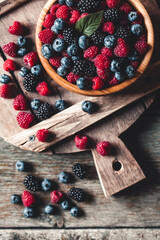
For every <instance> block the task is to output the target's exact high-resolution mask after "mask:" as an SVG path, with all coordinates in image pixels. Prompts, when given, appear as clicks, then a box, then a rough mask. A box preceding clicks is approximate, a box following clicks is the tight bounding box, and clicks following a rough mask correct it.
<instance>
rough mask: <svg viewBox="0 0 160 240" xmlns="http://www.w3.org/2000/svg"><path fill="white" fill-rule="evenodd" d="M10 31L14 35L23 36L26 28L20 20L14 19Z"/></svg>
mask: <svg viewBox="0 0 160 240" xmlns="http://www.w3.org/2000/svg"><path fill="white" fill-rule="evenodd" d="M8 32H9V33H11V34H13V35H17V36H21V35H23V33H24V29H23V27H22V25H21V23H20V22H17V21H14V22H13V24H12V26H10V27H9V28H8Z"/></svg>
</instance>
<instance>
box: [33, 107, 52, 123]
mask: <svg viewBox="0 0 160 240" xmlns="http://www.w3.org/2000/svg"><path fill="white" fill-rule="evenodd" d="M52 115H53V107H52V106H51V105H50V104H49V103H42V104H41V105H40V107H39V109H38V111H37V113H36V116H37V118H38V119H39V120H45V119H47V118H50V117H51V116H52Z"/></svg>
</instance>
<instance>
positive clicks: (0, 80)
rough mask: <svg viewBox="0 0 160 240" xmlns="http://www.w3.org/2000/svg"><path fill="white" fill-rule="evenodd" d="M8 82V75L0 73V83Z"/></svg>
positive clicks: (9, 79)
mask: <svg viewBox="0 0 160 240" xmlns="http://www.w3.org/2000/svg"><path fill="white" fill-rule="evenodd" d="M10 82H11V78H10V76H8V75H7V74H2V75H0V83H2V84H7V83H10Z"/></svg>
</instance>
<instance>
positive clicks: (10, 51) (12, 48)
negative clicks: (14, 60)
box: [2, 42, 18, 57]
mask: <svg viewBox="0 0 160 240" xmlns="http://www.w3.org/2000/svg"><path fill="white" fill-rule="evenodd" d="M2 49H3V51H4V53H6V54H7V55H9V56H10V57H16V56H17V51H18V46H17V44H16V43H14V42H10V43H8V44H6V45H3V47H2Z"/></svg>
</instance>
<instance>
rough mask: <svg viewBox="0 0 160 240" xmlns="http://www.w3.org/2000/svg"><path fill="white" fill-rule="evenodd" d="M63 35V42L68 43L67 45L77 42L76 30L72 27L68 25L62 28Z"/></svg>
mask: <svg viewBox="0 0 160 240" xmlns="http://www.w3.org/2000/svg"><path fill="white" fill-rule="evenodd" d="M63 37H64V40H65V42H67V43H68V45H71V44H76V43H77V39H78V36H77V32H76V31H75V30H74V29H72V28H69V27H68V28H66V29H64V30H63Z"/></svg>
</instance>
